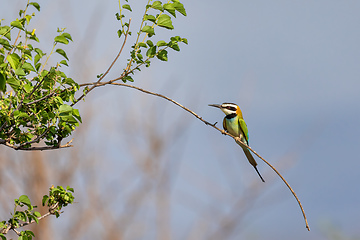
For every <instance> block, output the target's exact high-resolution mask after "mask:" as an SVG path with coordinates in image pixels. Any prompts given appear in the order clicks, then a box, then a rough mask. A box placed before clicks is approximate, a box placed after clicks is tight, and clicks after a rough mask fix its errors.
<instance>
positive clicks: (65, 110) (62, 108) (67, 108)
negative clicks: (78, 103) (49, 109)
mask: <svg viewBox="0 0 360 240" xmlns="http://www.w3.org/2000/svg"><path fill="white" fill-rule="evenodd" d="M72 111H73V108H72V107H71V106H70V105H67V104H63V105H61V106H60V108H59V112H60V113H69V112H72Z"/></svg>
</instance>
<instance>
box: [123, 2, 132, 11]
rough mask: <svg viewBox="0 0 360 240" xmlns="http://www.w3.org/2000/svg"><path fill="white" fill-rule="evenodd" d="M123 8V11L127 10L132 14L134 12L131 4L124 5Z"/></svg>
mask: <svg viewBox="0 0 360 240" xmlns="http://www.w3.org/2000/svg"><path fill="white" fill-rule="evenodd" d="M122 8H123V9H127V10H129V11H130V12H132V10H131V7H130V5H129V4H124V5H123V6H122Z"/></svg>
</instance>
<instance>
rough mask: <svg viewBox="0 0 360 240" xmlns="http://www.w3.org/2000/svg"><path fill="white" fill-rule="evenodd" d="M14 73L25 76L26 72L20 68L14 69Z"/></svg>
mask: <svg viewBox="0 0 360 240" xmlns="http://www.w3.org/2000/svg"><path fill="white" fill-rule="evenodd" d="M15 74H16V75H18V76H26V73H25V72H24V70H23V69H22V68H18V69H16V70H15Z"/></svg>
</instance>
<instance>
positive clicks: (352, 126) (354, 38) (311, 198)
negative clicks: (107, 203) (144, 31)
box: [0, 0, 360, 240]
mask: <svg viewBox="0 0 360 240" xmlns="http://www.w3.org/2000/svg"><path fill="white" fill-rule="evenodd" d="M2 2H8V1H4V0H2ZM21 2H24V1H13V2H12V3H11V5H12V7H11V8H9V9H16V8H14V7H13V5H15V6H20V3H21ZM39 3H40V4H41V6H42V11H41V13H40V14H37V15H38V18H37V19H36V20H35V21H34V22H33V24H35V25H37V26H39V27H38V29H37V33H38V35H39V36H42V39H43V41H44V42H46V41H49V42H48V44H49V46H50V45H51V43H52V42H51V39H52V38H53V36H54V34H55V33H56V32H55V29H54V27H66V28H67V31H68V32H69V33H71V34H72V36H73V39H74V43H72V44H71V45H69V46H68V47H66V50H67V54H68V56H69V57H70V64H71V65H70V68H69V70H68V73H69V75H71V76H72V77H73V78H74V79H75V80H77V81H79V82H83V81H94V80H95V78H94V77H95V76H96V74H99V73H101V72H103V71H104V69H105V68H106V66H108V65H109V62H110V61H111V60H112V58H113V57H114V56H115V54H116V52H117V51H118V48H119V45H120V44H121V41H120V40H119V39H118V38H117V35H116V30H117V29H118V25H117V24H118V22H117V21H116V20H115V18H114V14H115V13H116V11H117V9H118V8H117V6H118V5H117V1H98V2H97V1H84V0H82V1H61V2H60V1H51V2H49V1H39ZM130 3H131V1H130ZM183 3H184V5H185V8H186V10H187V13H188V16H187V17H183V16H178V18H177V19H176V21H174V26H175V30H174V31H173V32H170V33H169V32H167V31H159V32H158V33H159V36H166V38H168V36H170V35H169V34H175V35H180V36H182V37H186V38H187V39H188V40H189V45H187V46H186V45H181V46H180V47H181V51H180V52H179V53H177V52H170V53H169V62H167V63H163V62H161V63H160V62H156V63H154V64H153V65H152V67H151V68H150V69H144V70H143V71H142V72H141V73H139V74H138V75H137V76H136V77H135V85H137V86H141V87H145V88H148V89H150V90H153V91H156V92H159V93H163V94H165V95H167V96H169V97H172V98H174V99H175V100H177V101H179V102H180V103H182V104H184V105H186V106H188V107H190V108H192V109H193V110H195V111H196V112H197V113H199V114H200V115H201V116H202V117H204V118H205V119H206V120H208V121H211V122H215V121H217V122H221V120H222V118H223V114H222V113H221V112H220V111H218V110H217V109H213V108H210V107H208V106H207V104H209V103H222V102H236V103H238V104H239V105H240V107H241V108H242V110H243V114H244V117H245V120H246V122H247V125H248V128H249V131H250V146H252V147H253V148H254V149H255V150H256V151H257V152H258V153H260V154H261V155H263V156H264V157H265V158H266V159H267V160H268V161H269V162H271V163H274V165H275V166H277V165H276V162H277V161H278V160H279V158H281V157H284V156H291V158H289V159H291V160H293V161H294V162H293V163H289V167H290V168H287V167H285V168H284V169H283V171H282V172H283V173H284V177H285V178H286V179H288V181H289V183H290V184H291V185H292V186H293V188H294V190H295V191H296V192H297V194H298V196H299V198H300V199H301V201H302V204H303V206H304V208H305V211H306V213H307V215H308V220H309V224H310V227H311V228H312V231H311V232H307V231H306V229H305V225H304V222H303V219H302V216H301V213H300V210H299V207H298V206H297V204H296V202H295V200H294V199H293V197H292V195H291V194H290V192H289V191H288V190H287V189H286V187H285V185H283V183H281V182H280V180H279V179H278V178H276V176H275V175H274V173H273V172H271V171H270V170H268V167H267V166H266V165H265V164H263V163H261V161H259V170H260V171H261V172H263V173H264V177H265V179H270V180H269V181H268V182H266V183H265V184H259V185H260V191H262V192H264V194H262V195H260V197H259V199H258V200H257V201H255V202H254V207H253V210H251V211H250V212H249V213H248V214H247V215H246V217H245V220H246V221H245V224H244V225H243V227H242V229H239V231H238V234H237V235H233V236H232V237H230V239H239V238H240V239H299V240H300V239H326V238H325V236H324V234H323V232H324V231H326V229H327V228H326V227H325V228H324V226H327V224H330V225H333V226H336V228H337V229H339V230H340V231H343V232H344V233H345V234H346V235H347V236H357V237H360V230H359V229H360V228H359V220H360V219H359V216H360V208H359V202H360V191H359V187H358V177H359V170H360V161H359V154H358V151H357V150H358V149H359V146H360V145H359V143H360V142H359V138H358V136H359V134H360V128H359V122H360V110H359V107H360V94H359V92H360V66H359V63H360V44H359V43H360V28H359V23H360V14H359V12H360V2H359V1H355V0H352V1H348V0H345V1H334V0H326V1H325V0H321V1H285V0H283V1H267V0H266V1H264V0H259V1H205V0H203V1H189V0H184V1H183ZM17 4H19V5H17ZM143 4H145V2H144V3H142V2H141V3H139V5H137V4H135V3H133V4H132V5H131V6H132V8H133V10H134V12H136V11H137V9H140V7H141V8H142V5H143ZM141 12H142V10H141ZM0 13H1V18H6V19H7V18H8V17H10V16H14V15H15V14H17V13H16V12H15V13H12V12H10V11H7V12H4V11H3V10H0ZM139 14H141V13H138V14H136V13H135V16H134V17H133V22H132V26H133V27H135V26H136V29H133V30H132V31H133V33H134V34H133V37H134V36H135V32H136V31H137V28H138V25H137V24H138V20H136V16H139ZM40 18H45V19H48V21H43V20H40ZM70 23H72V24H70ZM89 24H91V25H90V28H93V29H92V30H91V34H89V35H88V36H86V37H85V36H84V33H85V32H86V29H88V28H89ZM88 41H91V42H93V43H94V45H93V47H94V48H93V49H92V50H91V54H89V55H86V56H84V57H79V56H82V55H81V54H82V52H84V51H85V48H86V46H87V45H86V43H88ZM129 46H130V44H128V47H129ZM86 50H88V49H86ZM92 57H93V58H94V59H95V60H94V59H93V60H92V61H90V60H89V59H90V58H92ZM126 58H127V56H124V57H122V60H124V59H126ZM72 60H73V61H72ZM81 65H85V66H86V67H87V68H88V69H89V74H88V76H83V75H82V76H78V75H77V71H76V69H77V66H81ZM123 66H124V65H121V64H119V65H118V66H117V67H118V69H119V70H118V71H117V72H116V71H114V72H113V74H112V75H111V76H116V75H117V74H118V73H120V72H121V69H122V68H123ZM105 93H106V94H105ZM119 95H121V96H119ZM88 97H89V98H90V99H89V101H90V102H92V101H93V102H92V103H94V104H95V106H98V107H99V111H101V113H102V114H109V112H111V114H114V121H115V120H116V121H121V110H115V111H114V108H117V107H118V108H119V109H121V106H123V105H121V106H119V105H120V104H122V103H124V101H127V102H126V106H124V108H126V109H128V108H141V104H136V105H135V106H132V105H131V103H130V102H129V99H132V98H136V99H138V98H139V99H145V101H150V100H151V101H153V103H154V104H155V103H156V104H158V106H161V107H163V108H165V110H164V112H166V113H167V114H166V116H171V117H170V118H169V121H173V120H174V119H173V118H174V115H175V116H178V115H179V112H181V111H182V110H181V109H179V108H177V107H175V106H173V105H171V103H168V102H165V101H163V100H154V99H152V97H150V96H142V94H140V93H137V92H134V90H130V89H119V88H113V89H111V88H108V89H101V90H99V91H95V92H93V93H91V95H89V96H88ZM91 99H92V100H91ZM114 99H118V100H117V102H115V103H110V102H111V101H113V100H114ZM124 99H126V100H124ZM117 103H118V104H119V105H118V104H117ZM85 104H86V103H85ZM148 105H149V104H148ZM100 108H102V109H100ZM138 110H139V109H136V111H138ZM114 112H119V113H120V116H117V115H116V113H114ZM181 117H183V118H184V121H186V122H187V123H188V124H189V127H188V129H187V131H186V133H185V135H186V136H185V137H184V138H185V139H186V140H184V139H183V140H181V141H183V142H182V146H183V147H182V149H184V150H183V152H182V155H181V158H182V160H181V162H182V165H181V168H180V170H179V172H178V175H177V177H176V183H175V185H174V190H173V195H172V197H173V198H174V199H175V200H174V203H173V208H174V219H173V221H172V223H173V230H174V232H175V234H174V239H182V237H184V235H182V234H184V232H186V231H187V230H188V229H189V228H190V226H191V225H192V224H194V222H196V221H197V219H196V217H195V216H194V214H193V210H192V209H188V208H186V207H184V206H183V205H182V204H181V203H178V202H177V199H178V198H181V196H182V193H183V192H186V193H188V194H189V195H191V196H192V197H193V198H194V199H196V201H199V202H201V204H200V205H202V206H203V205H204V206H208V205H211V204H213V202H212V199H208V195H206V194H204V193H202V192H199V191H198V190H197V189H196V188H194V187H193V186H192V185H196V183H194V181H196V179H197V178H191V177H189V176H190V175H191V174H190V172H193V173H194V174H195V175H199V176H204V177H205V178H206V179H211V181H213V182H216V183H218V184H219V186H221V189H223V191H224V192H226V193H229V194H230V193H232V194H235V195H236V194H238V195H239V196H240V195H241V193H237V191H236V189H234V187H236V188H237V187H238V188H239V189H242V190H240V192H241V191H243V190H244V188H245V187H246V186H249V185H250V184H252V183H254V182H255V181H259V179H257V178H258V176H257V175H256V173H255V172H253V169H252V168H251V166H250V165H247V162H246V160H245V158H244V157H243V156H242V152H241V150H239V149H238V147H237V145H236V144H235V143H233V141H232V140H231V139H229V138H227V137H225V136H222V135H221V134H219V133H218V132H216V131H214V130H213V129H211V128H209V127H206V126H205V125H204V124H203V123H201V122H200V121H198V120H196V119H195V118H193V117H192V116H190V115H181ZM99 119H100V117H99ZM99 121H101V120H99ZM113 124H114V125H116V123H113ZM164 125H166V126H168V125H169V124H167V123H164ZM121 126H122V124H121V122H119V126H118V129H117V131H121V129H122V128H121ZM97 127H98V126H97ZM106 131H109V132H106ZM113 131H114V129H112V130H105V132H104V131H101V130H99V129H98V130H94V133H93V134H94V136H96V137H99V138H100V139H104V138H106V137H109V136H110V139H109V140H110V143H108V148H107V155H106V161H107V163H109V164H110V165H112V164H113V165H114V166H118V165H119V166H118V167H121V163H119V162H118V161H117V158H118V157H119V155H122V154H123V152H124V151H123V149H121V148H120V149H119V148H118V143H119V141H120V142H121V141H123V140H121V138H120V137H119V136H118V135H117V134H115V133H114V132H113ZM90 135H91V134H90ZM74 143H75V145H76V139H75V141H74ZM210 150H211V151H210ZM214 152H215V154H214ZM285 162H286V158H285ZM222 164H224V165H228V166H230V168H232V171H233V173H234V174H239V175H241V177H239V178H237V179H236V181H241V182H240V183H228V182H227V181H228V180H226V177H224V176H223V173H222V172H221V171H220V170H219V169H220V167H219V165H222ZM237 168H238V169H237ZM272 178H274V179H272ZM189 179H190V180H189ZM191 179H193V180H191ZM75 187H76V186H75ZM225 195H226V194H225ZM209 202H210V203H211V202H212V203H211V204H210V203H209ZM216 203H217V204H218V205H223V207H224V209H226V208H228V207H229V205H228V204H229V203H228V202H221V201H217V202H216Z"/></svg>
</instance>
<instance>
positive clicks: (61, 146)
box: [0, 139, 73, 151]
mask: <svg viewBox="0 0 360 240" xmlns="http://www.w3.org/2000/svg"><path fill="white" fill-rule="evenodd" d="M72 141H73V139H71V140H70V141H69V142H67V143H66V144H65V145H60V146H44V147H29V148H25V147H20V146H15V145H12V144H10V143H8V142H7V141H0V144H4V145H5V146H7V147H10V148H12V149H15V150H24V151H44V150H53V149H60V148H69V147H73V145H71V144H70V143H71V142H72Z"/></svg>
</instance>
